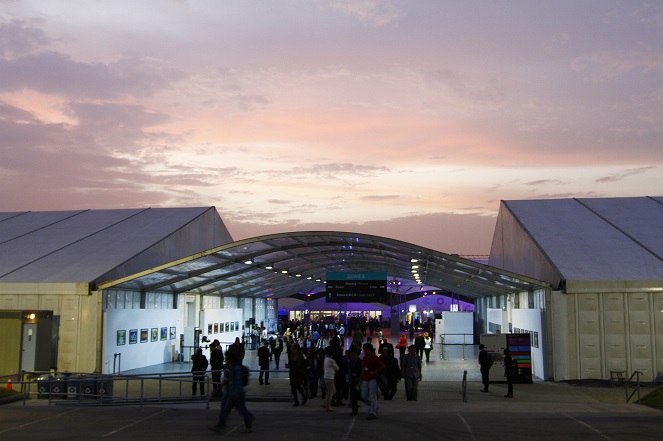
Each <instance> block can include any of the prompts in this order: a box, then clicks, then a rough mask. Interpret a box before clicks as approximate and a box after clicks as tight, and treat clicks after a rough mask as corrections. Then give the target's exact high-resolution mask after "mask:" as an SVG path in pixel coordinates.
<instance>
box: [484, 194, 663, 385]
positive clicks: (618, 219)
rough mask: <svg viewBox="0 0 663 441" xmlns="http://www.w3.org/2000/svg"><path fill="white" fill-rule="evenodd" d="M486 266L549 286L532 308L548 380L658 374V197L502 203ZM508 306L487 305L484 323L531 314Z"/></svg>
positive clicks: (661, 314) (662, 334) (661, 366)
mask: <svg viewBox="0 0 663 441" xmlns="http://www.w3.org/2000/svg"><path fill="white" fill-rule="evenodd" d="M489 263H490V265H491V266H493V267H497V268H503V269H505V270H508V271H512V272H516V273H519V274H524V275H527V276H529V277H532V278H536V279H539V280H543V281H546V282H548V283H550V284H551V285H552V287H553V290H552V292H551V294H550V296H551V297H550V298H549V299H546V300H545V301H542V302H541V304H540V305H539V307H540V308H541V309H542V310H545V311H546V314H545V316H546V321H547V330H548V336H547V337H548V338H547V342H548V345H547V346H548V350H547V352H548V367H549V369H548V371H549V374H548V375H549V377H552V378H553V379H554V380H556V381H557V380H568V379H610V377H611V371H618V370H621V371H625V372H626V373H627V374H630V373H632V372H634V371H636V370H639V371H641V372H642V375H643V376H642V377H641V379H643V380H645V381H651V380H653V379H654V378H655V377H657V376H658V375H661V371H663V198H662V197H631V198H601V199H554V200H521V201H502V203H501V205H500V210H499V214H498V219H497V225H496V228H495V235H494V237H493V243H492V247H491V252H490V260H489ZM514 300H516V301H514V302H513V303H512V302H508V301H507V302H506V303H505V304H498V305H488V307H489V308H490V309H491V310H489V312H488V315H489V317H490V315H491V312H492V313H493V316H496V317H497V319H496V320H500V317H504V321H509V322H511V321H512V320H513V317H515V316H517V314H518V313H519V311H521V308H527V307H530V308H531V307H532V306H533V305H532V299H514ZM525 301H527V302H528V303H529V305H523V303H524V302H525ZM516 303H519V305H516ZM491 306H492V308H491ZM503 310H506V311H505V312H506V314H502V312H503ZM496 311H499V313H498V314H495V312H496Z"/></svg>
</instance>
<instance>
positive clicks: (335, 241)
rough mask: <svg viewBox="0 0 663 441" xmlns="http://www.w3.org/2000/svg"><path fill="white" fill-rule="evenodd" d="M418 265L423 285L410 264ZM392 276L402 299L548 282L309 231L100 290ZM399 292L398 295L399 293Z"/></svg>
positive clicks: (375, 241)
mask: <svg viewBox="0 0 663 441" xmlns="http://www.w3.org/2000/svg"><path fill="white" fill-rule="evenodd" d="M413 259H416V260H417V262H416V264H417V265H419V268H418V272H419V275H420V282H421V283H419V282H417V281H415V278H414V276H413V272H412V271H413V269H412V265H413V262H412V260H413ZM332 271H347V272H366V271H371V272H386V273H387V275H388V278H389V279H390V280H393V281H394V282H397V283H398V282H400V285H396V284H394V285H390V286H392V289H391V291H392V292H395V291H396V290H398V291H399V292H400V293H401V294H406V293H407V292H418V291H419V290H420V289H421V288H424V289H425V290H439V291H442V292H446V293H447V294H449V293H456V294H460V295H464V296H467V297H471V298H478V297H486V296H494V295H502V294H509V293H516V292H523V291H533V290H536V289H540V288H545V287H548V286H549V285H548V284H546V283H545V282H541V281H538V280H535V279H531V278H528V277H526V276H521V275H518V274H514V273H510V272H508V271H504V270H501V269H498V268H492V267H490V266H488V265H484V264H481V263H477V262H474V261H472V260H468V259H464V258H462V257H458V256H456V255H451V254H445V253H441V252H438V251H434V250H431V249H427V248H424V247H420V246H417V245H413V244H409V243H406V242H401V241H398V240H394V239H388V238H385V237H379V236H372V235H367V234H357V233H347V232H329V231H309V232H294V233H280V234H271V235H266V236H259V237H254V238H250V239H245V240H240V241H236V242H232V243H228V244H226V245H222V246H219V247H216V248H213V249H210V250H207V251H204V252H201V253H198V254H195V255H192V256H189V257H186V258H182V259H179V260H177V261H174V262H171V263H168V264H165V265H161V266H159V267H156V268H152V269H149V270H146V271H143V272H141V273H138V274H134V275H131V276H128V277H124V278H122V279H117V280H113V281H109V282H104V283H101V284H99V285H98V286H97V289H109V288H113V289H119V290H131V291H142V292H173V293H185V292H186V293H198V294H205V295H219V296H223V297H225V296H238V297H259V298H267V297H269V298H276V299H278V298H283V297H290V296H293V295H297V294H299V295H302V294H303V295H306V294H311V293H321V292H322V293H323V292H324V291H325V283H324V282H325V277H326V273H327V272H332ZM397 287H398V288H397Z"/></svg>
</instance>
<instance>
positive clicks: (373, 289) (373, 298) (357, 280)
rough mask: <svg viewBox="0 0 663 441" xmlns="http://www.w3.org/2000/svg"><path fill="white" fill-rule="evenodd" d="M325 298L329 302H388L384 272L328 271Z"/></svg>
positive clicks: (385, 274)
mask: <svg viewBox="0 0 663 441" xmlns="http://www.w3.org/2000/svg"><path fill="white" fill-rule="evenodd" d="M326 277H327V292H326V296H325V298H326V300H327V302H329V303H352V302H362V303H385V304H388V301H389V296H388V293H387V273H386V272H341V271H337V272H328V273H327V276H326Z"/></svg>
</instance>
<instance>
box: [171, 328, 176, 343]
mask: <svg viewBox="0 0 663 441" xmlns="http://www.w3.org/2000/svg"><path fill="white" fill-rule="evenodd" d="M176 334H177V328H176V327H175V326H171V327H170V339H171V340H175V336H176Z"/></svg>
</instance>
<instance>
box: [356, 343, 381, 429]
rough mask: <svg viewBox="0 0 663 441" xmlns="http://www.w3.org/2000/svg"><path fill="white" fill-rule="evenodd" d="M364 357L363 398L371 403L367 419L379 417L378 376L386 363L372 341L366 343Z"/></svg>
mask: <svg viewBox="0 0 663 441" xmlns="http://www.w3.org/2000/svg"><path fill="white" fill-rule="evenodd" d="M363 349H364V359H363V360H362V365H361V368H362V370H361V399H362V401H363V402H364V403H366V404H368V405H369V409H368V417H366V419H367V420H374V419H376V418H377V417H378V376H379V375H380V372H381V371H382V370H383V369H384V363H383V362H382V360H380V357H378V356H377V355H375V349H374V348H373V345H372V344H370V343H364V346H363Z"/></svg>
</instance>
